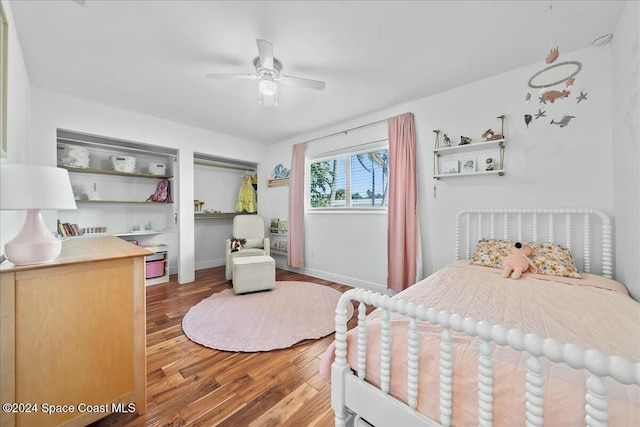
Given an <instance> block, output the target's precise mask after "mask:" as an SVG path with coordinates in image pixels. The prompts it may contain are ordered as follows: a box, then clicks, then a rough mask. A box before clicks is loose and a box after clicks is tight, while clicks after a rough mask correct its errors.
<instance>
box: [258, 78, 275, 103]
mask: <svg viewBox="0 0 640 427" xmlns="http://www.w3.org/2000/svg"><path fill="white" fill-rule="evenodd" d="M258 102H259V103H260V104H262V105H264V106H265V107H273V106H276V105H278V88H277V87H276V83H275V82H274V81H273V80H260V83H258Z"/></svg>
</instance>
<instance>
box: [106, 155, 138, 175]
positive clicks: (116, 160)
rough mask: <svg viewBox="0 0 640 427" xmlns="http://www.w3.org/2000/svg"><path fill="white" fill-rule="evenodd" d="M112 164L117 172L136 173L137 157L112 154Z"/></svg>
mask: <svg viewBox="0 0 640 427" xmlns="http://www.w3.org/2000/svg"><path fill="white" fill-rule="evenodd" d="M111 164H112V165H113V170H114V171H116V172H128V173H134V172H135V171H136V158H135V157H131V156H111Z"/></svg>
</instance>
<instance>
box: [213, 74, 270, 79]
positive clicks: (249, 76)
mask: <svg viewBox="0 0 640 427" xmlns="http://www.w3.org/2000/svg"><path fill="white" fill-rule="evenodd" d="M204 76H205V77H206V78H208V79H240V80H253V79H257V78H258V76H256V75H255V74H205V75H204Z"/></svg>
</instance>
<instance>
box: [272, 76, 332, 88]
mask: <svg viewBox="0 0 640 427" xmlns="http://www.w3.org/2000/svg"><path fill="white" fill-rule="evenodd" d="M280 82H281V83H283V84H285V85H289V86H301V87H306V88H309V89H315V90H324V88H325V87H326V86H327V85H326V84H325V82H322V81H320V80H311V79H303V78H300V77H291V76H280Z"/></svg>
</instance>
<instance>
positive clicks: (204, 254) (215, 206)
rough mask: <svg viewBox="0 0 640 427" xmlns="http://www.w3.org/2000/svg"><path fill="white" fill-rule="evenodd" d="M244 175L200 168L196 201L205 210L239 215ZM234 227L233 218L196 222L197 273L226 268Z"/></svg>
mask: <svg viewBox="0 0 640 427" xmlns="http://www.w3.org/2000/svg"><path fill="white" fill-rule="evenodd" d="M244 173H245V172H243V171H238V170H233V169H221V168H214V167H210V166H196V167H195V168H194V182H195V191H194V197H195V199H197V200H200V201H203V202H205V204H204V205H203V207H202V209H204V210H207V209H209V210H214V211H220V212H235V210H236V201H237V199H238V192H239V191H240V186H241V185H242V177H243V175H244ZM263 194H264V193H263ZM259 204H260V203H258V205H259ZM232 225H233V218H224V219H219V218H216V219H199V220H197V221H196V222H195V247H196V258H195V263H196V270H200V269H203V268H211V267H217V266H220V265H225V262H226V253H225V240H226V239H228V238H230V237H232V230H233V227H232Z"/></svg>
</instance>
